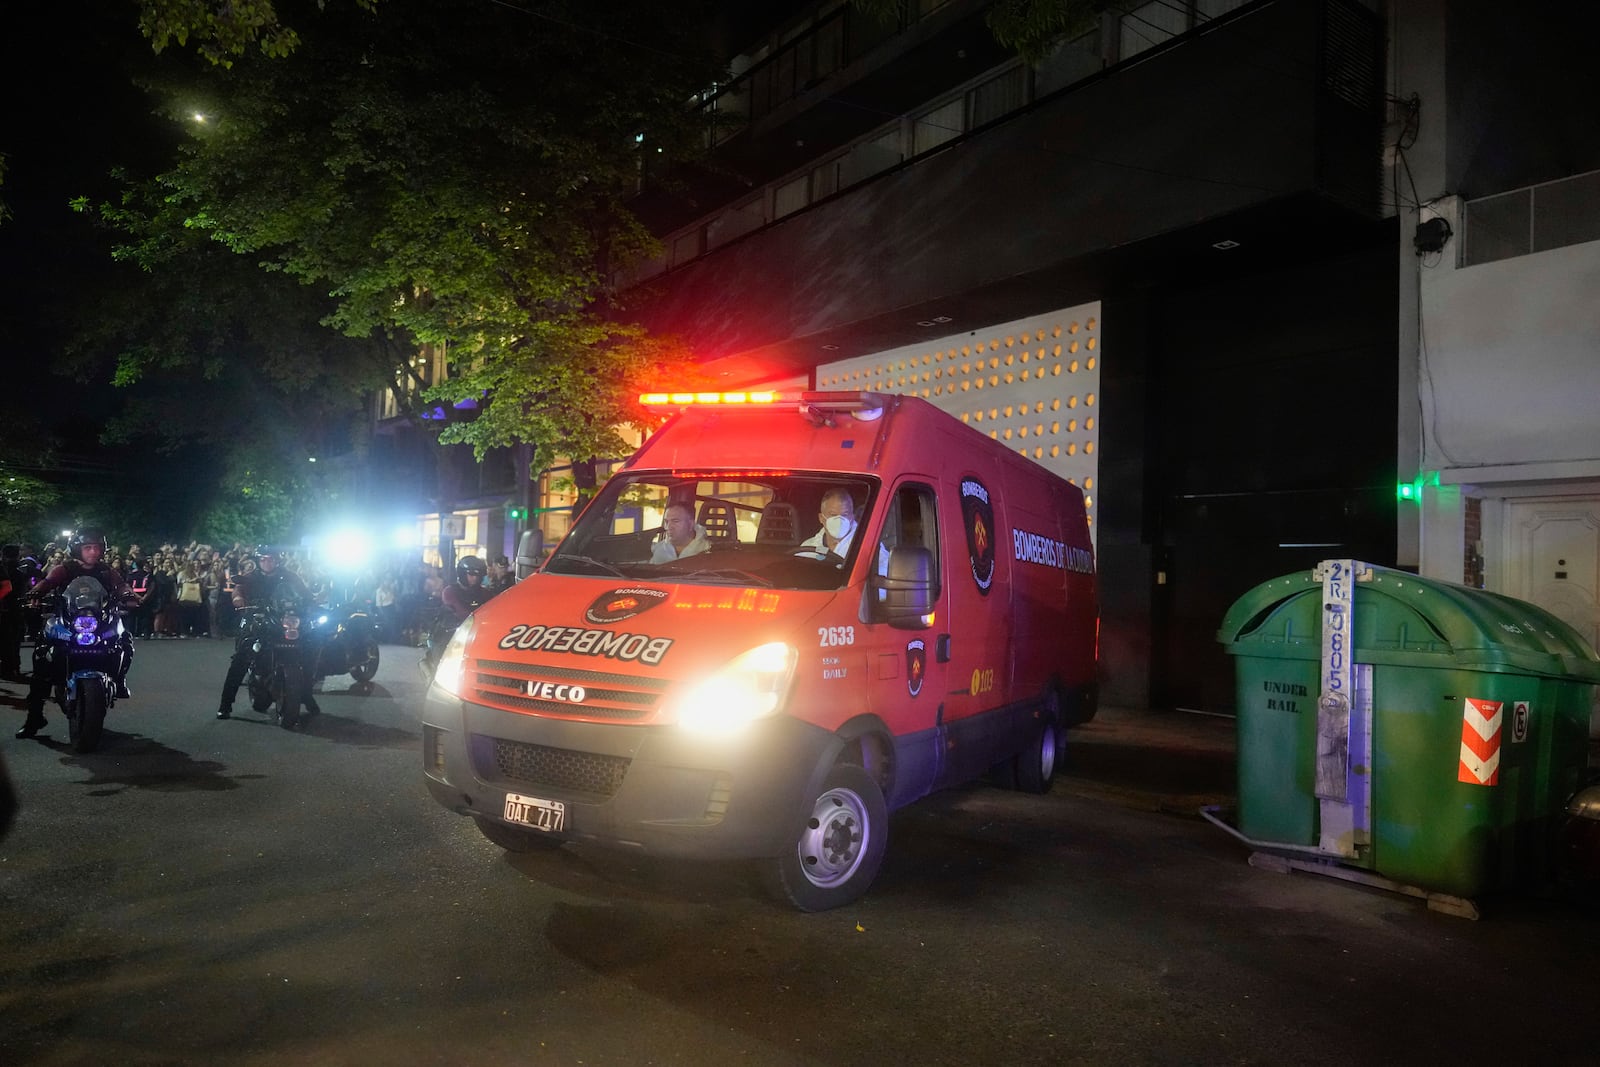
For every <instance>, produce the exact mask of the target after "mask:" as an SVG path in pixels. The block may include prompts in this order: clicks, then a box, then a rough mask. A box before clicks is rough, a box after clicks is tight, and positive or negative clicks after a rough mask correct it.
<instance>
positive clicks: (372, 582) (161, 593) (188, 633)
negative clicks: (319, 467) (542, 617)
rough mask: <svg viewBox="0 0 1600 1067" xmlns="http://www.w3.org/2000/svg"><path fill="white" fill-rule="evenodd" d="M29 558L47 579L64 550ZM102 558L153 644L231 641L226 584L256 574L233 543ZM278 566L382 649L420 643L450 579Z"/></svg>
mask: <svg viewBox="0 0 1600 1067" xmlns="http://www.w3.org/2000/svg"><path fill="white" fill-rule="evenodd" d="M35 558H36V559H37V561H38V564H39V566H40V568H41V570H42V573H45V574H48V573H49V572H50V570H51V568H53V567H55V566H56V565H57V564H60V563H64V562H66V559H67V549H66V548H65V547H64V546H61V545H53V544H52V545H46V546H45V548H44V550H43V551H42V552H40V553H38V555H37V556H36V557H35ZM105 559H106V562H107V563H108V564H110V565H111V567H113V568H114V569H116V570H117V571H118V572H119V573H120V574H121V575H122V577H123V580H124V581H126V582H127V583H128V585H129V587H130V588H132V589H133V590H134V591H135V592H136V593H137V594H139V603H138V605H137V606H136V607H133V608H131V609H129V610H128V611H127V612H125V613H124V615H123V619H124V621H125V623H126V624H127V626H128V627H129V629H130V630H131V631H132V633H133V636H134V637H136V638H146V639H158V640H161V639H169V638H170V639H177V638H195V637H232V636H234V634H235V633H236V630H237V627H236V626H235V623H234V619H235V613H234V609H233V585H234V582H235V581H236V580H238V579H239V578H240V577H242V576H244V575H246V574H248V573H250V572H251V571H252V570H254V569H255V568H256V559H255V553H254V549H253V548H249V547H247V546H245V545H243V544H239V543H235V544H233V545H232V546H231V547H226V548H217V547H214V546H212V545H208V544H202V543H200V542H197V541H191V542H190V543H189V544H188V545H177V544H172V543H168V544H163V545H161V546H160V547H159V548H151V549H145V548H144V547H142V546H140V545H127V546H125V547H124V546H119V545H108V546H107V550H106V555H105ZM282 567H283V568H284V569H285V570H289V571H293V572H294V573H296V574H298V575H299V576H300V578H301V579H302V580H303V581H304V582H305V583H306V587H307V588H308V589H310V590H311V593H312V596H313V598H314V599H315V600H316V601H317V602H318V603H321V604H326V605H330V606H350V607H357V606H359V607H362V608H365V609H366V610H369V611H371V612H372V613H373V614H374V617H375V620H376V622H377V625H378V628H379V631H380V638H379V639H380V640H381V641H383V642H385V643H390V644H410V645H417V644H420V643H421V642H422V640H423V639H424V638H425V637H426V636H427V631H428V627H429V626H430V625H431V623H432V621H433V618H434V616H435V615H436V614H437V613H438V609H439V593H440V591H441V590H443V589H444V587H445V585H447V584H448V583H449V582H451V581H454V580H455V576H454V575H453V574H450V575H446V574H445V573H444V572H443V570H442V569H441V568H440V567H438V566H437V565H434V564H431V563H427V562H424V561H422V560H418V559H416V558H414V557H413V558H410V559H404V558H400V557H395V558H390V559H387V560H382V561H378V562H375V563H373V564H371V565H369V566H366V567H363V568H360V569H356V570H334V569H331V568H329V567H327V566H325V565H323V564H322V563H321V562H320V561H319V560H317V559H316V557H314V556H313V555H311V554H309V553H302V552H298V551H294V550H288V551H285V552H284V553H283V563H282ZM514 581H515V577H514V574H513V572H512V568H511V565H510V562H509V560H507V559H506V557H504V556H501V557H499V558H498V559H493V560H491V561H490V563H489V575H488V578H487V580H486V581H485V583H484V584H485V585H487V586H489V587H490V588H493V589H496V590H499V589H503V588H506V587H507V586H509V585H511V584H512V583H513V582H514Z"/></svg>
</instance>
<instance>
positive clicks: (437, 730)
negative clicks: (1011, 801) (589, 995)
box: [423, 392, 1097, 910]
mask: <svg viewBox="0 0 1600 1067" xmlns="http://www.w3.org/2000/svg"><path fill="white" fill-rule="evenodd" d="M646 399H647V400H652V401H655V402H658V403H660V404H663V405H666V406H668V407H670V408H673V409H676V410H677V414H676V415H675V416H674V417H673V418H671V420H670V421H668V422H667V423H666V424H665V425H664V426H663V427H662V428H661V429H660V430H659V431H658V432H656V433H655V434H654V435H653V436H651V437H650V438H649V440H647V441H646V443H645V444H644V446H643V447H641V448H640V449H639V451H638V452H637V453H636V454H635V455H634V456H633V457H632V458H631V459H630V460H629V461H628V462H627V463H626V464H625V465H624V466H623V467H622V468H621V469H620V470H619V471H618V472H617V473H616V474H614V475H613V476H612V477H611V479H610V480H609V481H607V482H606V483H605V485H604V486H603V487H602V488H601V489H600V490H599V492H598V493H597V495H596V497H595V498H594V500H593V501H592V502H591V503H590V504H589V506H588V507H587V508H585V510H584V511H583V512H582V514H581V515H580V516H579V517H578V519H577V520H576V522H575V523H574V525H573V527H572V530H571V532H570V533H569V534H568V535H567V536H566V537H565V538H564V539H563V540H562V541H561V543H560V544H559V545H558V546H557V548H556V550H555V552H554V553H553V554H552V555H551V556H550V558H549V559H548V560H547V561H546V562H545V563H544V565H543V566H542V567H541V568H540V569H539V571H538V572H537V573H534V574H532V575H530V576H528V577H527V578H526V579H525V580H523V581H522V582H519V583H518V584H517V585H516V586H515V587H513V588H512V589H510V590H508V591H506V592H504V593H502V594H500V595H499V596H497V597H495V598H494V599H493V600H491V601H490V602H489V603H487V604H485V605H484V606H482V607H481V608H479V609H478V611H477V612H476V613H475V614H474V615H473V616H472V617H470V618H469V619H468V620H467V621H466V622H465V623H463V624H462V626H461V628H460V629H459V630H458V631H457V632H456V634H455V637H454V638H453V640H452V641H451V643H450V645H449V647H448V649H447V650H446V651H445V653H444V655H443V657H442V659H441V661H440V665H439V668H438V671H437V673H436V674H435V677H434V680H433V684H432V685H431V687H430V689H429V691H428V694H427V697H426V703H425V709H424V713H423V748H424V751H423V759H424V769H425V773H426V777H427V783H428V787H429V789H430V790H431V792H432V794H433V796H434V797H435V798H436V799H437V800H438V801H439V802H440V803H441V804H443V805H445V806H446V807H448V808H450V809H451V810H453V811H456V812H459V813H461V814H463V815H468V816H470V817H471V818H472V819H473V821H474V822H475V823H476V824H477V826H478V828H479V829H480V830H481V831H482V832H483V834H484V836H486V837H487V838H488V839H489V840H490V841H493V842H494V843H496V844H497V845H500V846H502V847H504V848H507V849H510V850H517V851H526V850H533V849H538V848H548V847H552V846H556V845H559V844H561V843H562V842H565V841H568V840H582V841H595V842H601V843H604V844H608V845H611V846H617V847H632V848H639V849H642V850H646V851H649V852H652V853H657V854H662V855H674V856H681V857H720V858H736V857H745V858H750V859H754V860H758V861H760V862H761V864H762V866H763V869H764V870H765V872H766V874H767V876H768V881H769V884H770V885H771V886H772V887H773V888H774V890H775V891H776V892H777V893H778V894H779V896H780V897H781V898H782V899H785V900H787V901H789V902H791V903H793V904H794V905H796V906H797V907H799V908H802V909H805V910H820V909H823V908H830V907H836V906H838V905H840V904H843V903H845V902H847V901H849V900H852V899H854V898H856V897H857V896H859V895H860V894H861V893H862V892H864V891H865V890H866V888H867V886H868V885H869V884H870V883H871V881H872V879H873V877H874V876H875V875H876V873H877V871H878V868H879V865H880V863H881V861H882V859H883V855H884V847H885V845H886V844H887V840H888V825H889V824H888V819H887V814H888V812H890V811H892V810H894V809H896V808H898V807H901V806H903V805H905V804H909V803H911V802H912V801H914V800H916V799H918V798H919V797H922V796H925V795H927V794H928V793H929V792H931V791H932V790H935V789H938V788H941V787H943V786H948V785H952V784H956V783H960V782H963V781H966V780H968V779H971V778H974V777H977V776H980V775H983V774H985V773H986V772H989V771H991V770H997V769H998V770H999V771H1001V773H1002V776H1003V777H1004V779H1005V780H1007V781H1009V782H1011V783H1014V784H1015V785H1016V786H1018V787H1019V788H1022V789H1026V790H1032V791H1036V792H1042V791H1044V790H1046V789H1048V788H1049V786H1050V783H1051V780H1052V777H1053V775H1054V773H1055V767H1056V758H1057V752H1058V749H1059V746H1060V745H1061V742H1062V731H1063V729H1064V728H1065V727H1066V726H1068V725H1071V724H1072V723H1074V722H1078V721H1083V720H1086V719H1087V718H1089V717H1090V716H1092V715H1093V713H1094V702H1095V699H1096V675H1095V670H1096V664H1095V657H1096V653H1097V648H1096V641H1097V605H1096V588H1095V567H1094V553H1093V551H1092V549H1091V547H1090V542H1089V528H1088V522H1087V519H1086V517H1085V512H1084V503H1083V494H1082V493H1081V492H1080V491H1079V490H1078V488H1077V487H1076V486H1074V485H1072V484H1071V483H1069V482H1067V481H1065V480H1063V479H1061V478H1059V477H1057V476H1056V475H1054V474H1052V473H1050V472H1049V471H1047V470H1045V469H1044V468H1043V467H1041V466H1039V465H1037V464H1035V463H1033V462H1031V461H1029V460H1027V459H1025V458H1023V457H1021V456H1018V455H1016V454H1015V453H1013V452H1012V451H1011V450H1010V449H1008V448H1006V447H1005V446H1003V445H1001V444H999V443H997V442H995V441H992V440H990V439H989V438H988V437H986V436H985V435H983V434H981V433H979V432H978V431H976V430H974V429H972V428H970V427H968V426H965V425H963V424H962V423H961V422H960V421H959V420H957V419H955V418H953V417H951V416H950V415H948V414H945V413H944V412H942V411H940V410H938V409H937V408H935V407H933V406H932V405H930V404H929V403H927V402H926V401H924V400H921V399H918V398H915V397H908V396H893V395H883V394H873V393H826V392H811V393H804V394H800V395H798V396H796V397H792V398H784V397H780V396H777V395H774V394H688V395H672V394H662V395H659V396H652V397H647V398H646Z"/></svg>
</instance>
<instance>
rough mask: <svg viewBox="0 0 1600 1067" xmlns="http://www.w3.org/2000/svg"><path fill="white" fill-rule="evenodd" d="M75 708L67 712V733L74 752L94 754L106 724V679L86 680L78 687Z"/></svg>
mask: <svg viewBox="0 0 1600 1067" xmlns="http://www.w3.org/2000/svg"><path fill="white" fill-rule="evenodd" d="M74 704H75V706H74V707H72V708H70V709H68V711H67V732H68V736H69V739H70V740H71V742H72V751H74V752H93V751H94V750H95V749H97V748H99V747H100V731H101V728H102V727H104V726H105V722H106V686H105V681H104V679H101V678H85V679H83V680H82V681H80V682H79V683H78V685H77V698H76V700H75V701H74Z"/></svg>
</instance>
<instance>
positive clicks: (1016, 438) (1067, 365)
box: [817, 300, 1104, 536]
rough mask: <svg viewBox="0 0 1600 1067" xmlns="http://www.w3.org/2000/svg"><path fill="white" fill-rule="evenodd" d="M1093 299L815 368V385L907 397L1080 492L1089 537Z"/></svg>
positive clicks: (1096, 326) (1094, 426)
mask: <svg viewBox="0 0 1600 1067" xmlns="http://www.w3.org/2000/svg"><path fill="white" fill-rule="evenodd" d="M1102 358H1104V353H1103V352H1102V351H1101V349H1100V302H1099V301H1098V300H1097V301H1094V302H1093V303H1089V304H1080V305H1078V306H1077V307H1070V308H1063V309H1061V310H1059V311H1054V312H1050V313H1049V314H1045V315H1035V316H1032V317H1030V318H1026V319H1018V320H1016V321H1015V322H1006V323H1001V324H999V325H996V326H991V327H987V328H985V329H981V330H974V331H971V332H969V333H960V334H952V335H949V336H946V337H941V338H938V339H935V340H930V341H928V342H926V343H924V344H920V345H910V346H907V347H905V348H896V349H892V350H890V351H887V352H879V353H876V354H874V355H870V356H861V357H858V358H855V359H847V360H841V361H840V362H838V363H828V364H824V365H822V366H819V367H818V368H817V388H818V389H863V390H873V391H876V392H882V393H909V394H913V395H915V396H920V397H922V398H924V399H925V400H927V401H928V402H929V403H930V404H933V405H934V406H935V407H938V408H940V409H941V410H944V411H947V412H949V413H950V414H952V415H954V416H955V417H956V418H958V419H960V420H961V421H962V422H964V423H966V424H967V425H968V426H971V427H973V428H974V429H977V430H980V431H982V432H983V433H986V434H988V435H989V437H990V438H992V439H993V440H996V441H999V442H1000V443H1002V444H1004V445H1005V446H1006V447H1007V448H1011V449H1014V450H1016V452H1017V454H1018V455H1022V456H1026V457H1028V458H1029V459H1031V460H1034V461H1035V462H1037V463H1039V464H1041V465H1043V466H1045V467H1047V468H1048V469H1050V470H1052V471H1054V472H1055V473H1056V474H1059V475H1060V476H1061V477H1063V478H1066V479H1068V480H1069V481H1071V482H1073V483H1074V484H1075V485H1077V486H1079V487H1080V488H1082V489H1083V493H1084V501H1085V503H1087V504H1088V506H1089V532H1090V535H1091V536H1093V534H1094V531H1095V513H1096V511H1097V510H1098V509H1097V508H1096V507H1095V498H1096V497H1098V496H1099V495H1100V488H1099V485H1098V479H1097V474H1098V470H1099V457H1098V456H1097V455H1096V450H1097V449H1098V447H1099V444H1098V442H1099V438H1100V403H1099V401H1100V361H1101V359H1102Z"/></svg>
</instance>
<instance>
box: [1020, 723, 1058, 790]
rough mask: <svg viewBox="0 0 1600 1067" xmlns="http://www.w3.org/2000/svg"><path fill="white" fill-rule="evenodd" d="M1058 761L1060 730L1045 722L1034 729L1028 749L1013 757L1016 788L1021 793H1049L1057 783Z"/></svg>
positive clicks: (1054, 725) (1053, 724)
mask: <svg viewBox="0 0 1600 1067" xmlns="http://www.w3.org/2000/svg"><path fill="white" fill-rule="evenodd" d="M1060 762H1061V730H1060V728H1059V727H1057V726H1056V724H1055V723H1054V722H1053V721H1052V720H1050V719H1045V720H1044V721H1042V722H1041V723H1039V725H1038V726H1037V727H1036V728H1035V729H1034V731H1033V736H1032V737H1030V738H1029V739H1028V747H1027V748H1024V749H1023V750H1022V751H1021V752H1018V753H1017V756H1016V783H1017V786H1016V787H1017V789H1019V790H1020V791H1022V792H1024V793H1048V792H1050V786H1051V785H1052V784H1053V783H1054V782H1055V780H1056V768H1057V766H1058V765H1059V764H1060Z"/></svg>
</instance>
